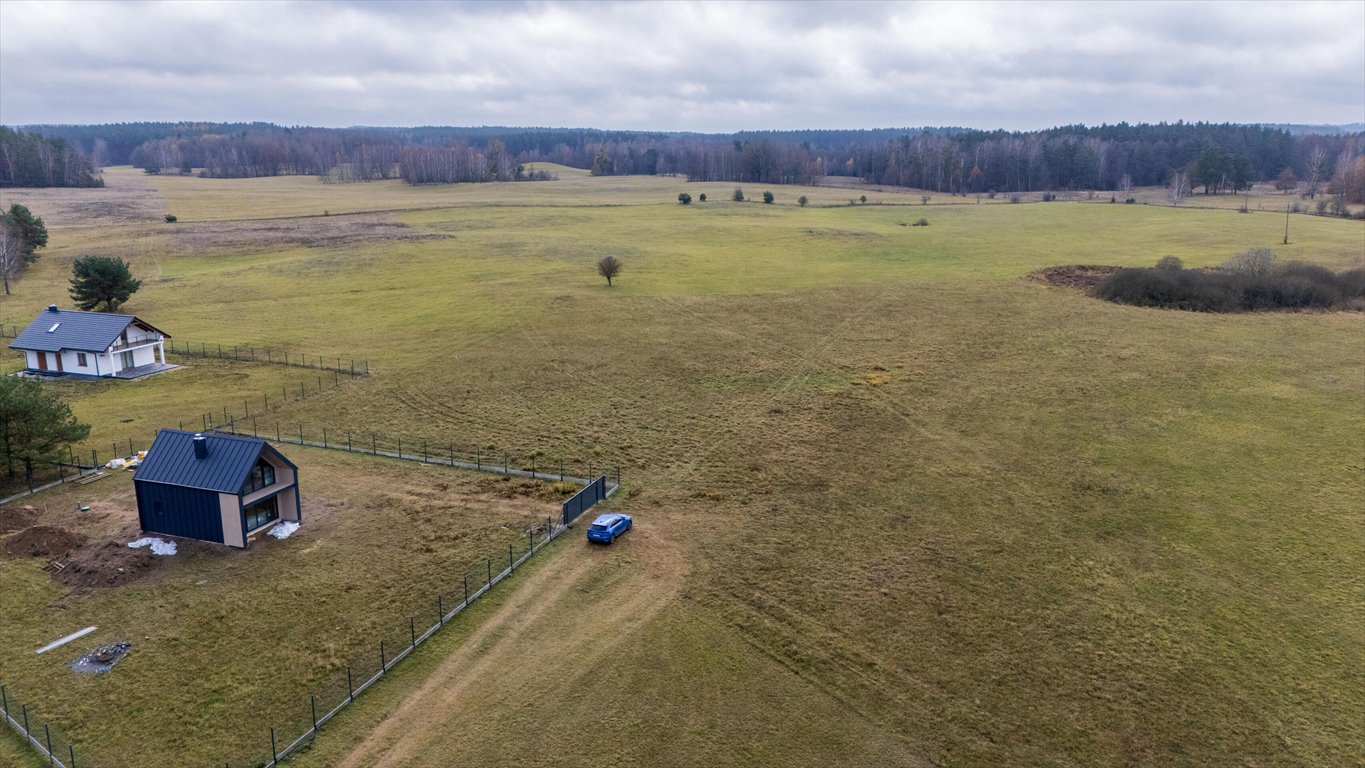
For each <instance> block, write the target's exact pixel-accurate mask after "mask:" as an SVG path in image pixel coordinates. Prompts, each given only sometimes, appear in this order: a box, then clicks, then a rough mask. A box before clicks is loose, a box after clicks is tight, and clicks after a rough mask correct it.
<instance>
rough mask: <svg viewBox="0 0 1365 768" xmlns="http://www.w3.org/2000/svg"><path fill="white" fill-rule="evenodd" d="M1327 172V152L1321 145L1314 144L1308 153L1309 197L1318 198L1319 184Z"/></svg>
mask: <svg viewBox="0 0 1365 768" xmlns="http://www.w3.org/2000/svg"><path fill="white" fill-rule="evenodd" d="M1326 172H1327V150H1325V149H1323V148H1322V145H1321V144H1314V145H1313V149H1312V150H1311V151H1310V152H1309V153H1308V197H1310V198H1314V197H1317V195H1318V182H1320V181H1322V179H1323V175H1324V174H1325V173H1326Z"/></svg>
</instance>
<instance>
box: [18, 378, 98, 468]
mask: <svg viewBox="0 0 1365 768" xmlns="http://www.w3.org/2000/svg"><path fill="white" fill-rule="evenodd" d="M89 436H90V425H89V424H81V423H80V422H78V421H76V417H75V416H74V415H72V413H71V406H69V405H67V404H66V403H63V402H62V401H61V400H60V399H59V398H58V397H57V395H56V393H49V392H47V391H45V390H44V389H43V387H42V385H41V384H39V383H38V382H36V381H34V380H32V379H23V378H19V377H17V376H0V464H3V465H4V467H5V474H6V476H7V477H9V478H10V479H13V478H15V476H16V473H17V472H18V470H20V469H22V470H23V473H24V477H25V479H27V480H28V481H29V482H32V481H33V469H34V467H38V466H43V465H45V464H48V463H50V462H53V461H60V460H61V459H62V458H63V457H64V456H65V455H66V454H67V451H68V447H69V446H70V445H72V444H73V443H78V442H80V441H82V440H84V439H86V438H87V437H89Z"/></svg>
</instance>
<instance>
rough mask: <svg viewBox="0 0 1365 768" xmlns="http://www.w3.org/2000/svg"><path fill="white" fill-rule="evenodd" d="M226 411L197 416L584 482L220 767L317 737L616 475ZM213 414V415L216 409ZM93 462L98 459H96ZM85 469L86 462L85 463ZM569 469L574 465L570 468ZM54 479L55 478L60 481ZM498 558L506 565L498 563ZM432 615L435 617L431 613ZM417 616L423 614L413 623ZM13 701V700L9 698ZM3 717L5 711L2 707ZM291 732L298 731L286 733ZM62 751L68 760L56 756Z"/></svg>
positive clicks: (383, 451) (306, 440)
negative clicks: (268, 423)
mask: <svg viewBox="0 0 1365 768" xmlns="http://www.w3.org/2000/svg"><path fill="white" fill-rule="evenodd" d="M225 415H226V419H225V420H224V421H221V422H218V423H215V422H217V419H216V418H210V417H209V415H208V414H205V415H204V417H203V421H202V424H203V426H204V428H205V429H217V430H219V431H224V432H229V433H232V434H239V435H243V434H251V435H254V436H257V437H261V438H264V439H273V440H274V441H275V442H278V443H284V444H295V445H303V446H309V447H315V448H323V449H327V450H336V451H347V452H350V453H361V454H369V455H372V456H377V457H385V458H396V459H406V460H409V461H421V462H425V463H428V464H437V465H442V466H448V467H454V468H458V469H472V470H475V471H482V472H492V473H496V474H503V475H510V476H517V477H528V478H531V479H536V480H557V481H561V482H572V483H576V484H579V485H582V486H583V488H582V489H581V490H580V491H578V493H576V494H575V495H574V496H573V497H572V498H571V499H569V500H568V501H566V502H565V505H564V510H563V515H562V517H561V520H560V521H554V520H553V519H552V518H546V520H545V522H544V523H543V524H541V525H538V526H535V527H531V528H528V529H527V530H526V540H525V542H524V545H517V544H509V545H508V547H507V553H506V560H505V561H504V560H503V559H502V555H501V553H499V555H498V556H497V557H496V558H495V557H488V558H485V559H484V560H483V562H481V563H480V564H479V565H478V566H475V567H472V568H464V569H462V570H461V572H460V574H459V576H458V577H457V578H456V579H454V580H452V581H451V582H450V583H449V584H448V585H447V587H446V588H443V589H439V590H438V591H437V592H436V594H435V595H433V596H432V597H431V598H430V599H429V600H428V601H427V604H425V605H415V606H412V611H411V614H410V615H411V617H410V618H409V621H408V623H407V625H406V626H401V627H398V628H395V629H393V630H391V631H390V632H388V633H386V634H385V635H383V636H381V637H379V638H377V639H376V640H375V644H374V647H373V652H372V653H367V654H366V655H365V656H363V657H361V658H356V659H352V661H351V663H350V664H348V665H347V666H346V669H345V674H344V675H342V674H340V673H338V674H336V675H335V676H333V677H332V678H330V679H328V680H325V681H323V682H322V683H320V684H319V685H318V686H317V689H316V692H315V693H314V694H312V695H310V696H309V697H308V699H307V701H305V702H300V706H299V707H298V709H297V710H295V711H294V712H292V713H280V714H279V715H278V719H277V720H276V722H275V725H274V726H271V727H269V728H268V729H267V730H266V731H263V732H261V733H260V734H259V735H258V736H256V738H257V739H259V745H258V746H257V747H255V748H250V747H247V748H243V749H242V750H240V752H239V753H238V754H236V755H235V756H233V759H228V760H226V761H224V762H223V763H221V764H222V765H224V766H226V767H227V768H232V767H233V766H240V767H241V768H246V767H247V766H251V767H252V768H273V766H276V765H278V764H279V761H280V760H282V759H284V758H285V757H286V756H287V755H289V754H291V753H293V752H294V751H297V750H298V749H300V748H302V747H304V746H307V745H308V744H311V743H312V741H313V740H314V739H316V738H317V735H318V733H319V732H320V729H321V728H322V726H324V725H325V724H326V723H327V722H328V721H329V720H331V719H332V718H333V717H335V716H336V715H337V714H338V713H339V712H340V711H341V710H342V709H344V708H345V707H346V706H347V705H348V704H350V703H351V702H352V701H354V700H355V697H356V696H358V695H360V694H361V693H363V692H364V691H365V690H367V689H368V688H369V687H370V686H372V685H374V684H375V683H376V682H378V681H379V680H380V679H381V678H382V677H383V676H384V675H385V674H386V673H387V672H388V671H389V670H391V669H392V668H393V666H394V665H395V664H397V663H398V662H399V661H401V660H403V659H404V658H407V656H408V655H410V654H411V653H412V652H413V651H414V650H415V649H416V648H417V646H419V645H421V644H422V643H423V642H425V641H426V640H428V639H429V638H430V637H431V636H432V635H434V634H435V633H436V632H438V631H439V630H440V629H441V628H442V627H444V626H445V623H446V622H447V621H450V620H451V619H453V618H454V617H455V616H457V615H459V614H460V613H461V612H463V611H464V610H465V609H466V608H468V607H469V605H470V604H471V603H473V602H474V601H476V600H478V598H480V597H482V596H483V595H485V594H487V592H488V591H489V590H490V589H492V588H493V586H494V585H496V584H498V583H500V582H501V581H503V580H504V579H506V578H508V577H510V576H511V575H512V574H514V573H515V572H516V570H517V569H518V568H520V567H521V566H522V565H523V564H524V563H525V562H526V561H527V560H528V559H530V558H531V557H532V556H533V555H535V553H537V552H539V551H540V550H541V549H542V548H543V547H544V546H545V545H546V544H549V543H550V542H551V541H553V540H555V539H556V538H558V537H559V536H560V535H561V534H562V533H564V531H566V530H568V529H569V526H570V524H571V523H572V522H573V521H574V520H575V519H576V518H577V517H578V516H579V515H581V514H582V513H583V512H584V511H586V510H587V509H588V508H590V507H592V506H593V505H594V504H596V503H598V502H599V501H602V500H604V499H606V498H608V497H610V496H611V495H613V494H614V493H616V491H618V490H619V489H620V479H621V472H620V469H619V468H613V470H612V473H613V474H614V476H615V478H616V481H615V482H613V481H611V480H609V479H608V473H607V470H606V468H604V467H600V466H598V467H594V466H592V465H590V464H585V465H581V466H582V467H583V471H582V473H581V475H580V474H577V467H573V466H570V465H569V464H568V463H566V462H563V461H559V462H550V465H549V466H545V463H544V462H543V461H541V460H540V459H539V457H538V455H537V454H531V455H529V456H527V457H524V458H522V459H521V460H514V454H511V453H509V452H506V451H503V452H496V451H493V452H488V451H485V449H483V448H481V447H475V448H473V449H465V450H463V451H462V450H460V449H457V447H456V446H455V445H454V444H453V443H447V444H446V445H445V446H436V445H433V444H430V443H428V442H427V441H418V440H406V441H405V440H404V439H403V438H402V437H394V436H381V435H379V433H377V432H374V431H371V432H366V433H354V432H351V431H346V430H336V429H332V428H329V427H321V428H318V427H314V428H312V430H309V429H306V428H305V427H304V426H303V425H295V426H293V427H291V428H290V429H288V430H285V429H283V428H282V425H281V424H280V423H279V422H275V423H273V425H272V426H273V427H274V429H273V432H274V434H273V435H272V434H270V430H262V429H261V428H260V427H261V425H260V423H259V420H258V419H257V418H256V417H255V416H254V415H253V416H252V417H251V418H250V419H249V420H247V421H243V420H239V419H237V418H236V417H235V414H234V413H233V412H232V411H231V410H228V411H227V412H226V414H225ZM214 416H215V417H216V416H217V414H214ZM248 423H249V424H250V429H249V430H248V429H246V424H248ZM182 428H183V424H182ZM343 436H344V438H343ZM135 445H136V443H135V442H133V441H130V442H129V449H130V453H131V452H132V448H133V447H134V446H135ZM113 447H114V450H115V453H116V454H117V453H119V452H120V446H119V445H117V444H116V445H114V446H113ZM419 449H420V450H419ZM92 458H95V459H98V455H97V454H96V455H94V456H93V457H92ZM73 463H74V462H73ZM96 463H97V464H98V462H96ZM85 469H89V468H88V467H86V468H85ZM571 472H573V473H572V474H571ZM594 474H596V478H595V479H589V478H592V477H593V476H594ZM75 477H76V475H75V473H74V472H73V473H72V475H71V477H70V478H65V479H66V480H67V481H68V482H69V481H70V479H74V478H75ZM56 484H60V481H59V482H58V483H56ZM49 487H50V486H49ZM35 490H40V489H35ZM6 501H8V500H6ZM0 503H3V502H0ZM571 504H572V507H573V509H574V510H575V511H574V512H573V513H569V509H570V505H571ZM523 547H524V548H523ZM503 562H505V563H506V565H503ZM419 617H422V618H419ZM433 618H434V621H432V619H433ZM419 621H420V622H422V625H420V626H419V624H418V622H419ZM428 622H431V623H428ZM16 706H20V705H18V704H16ZM20 714H21V715H22V716H27V715H29V714H30V713H29V712H28V710H27V708H24V709H22V710H21V712H20ZM22 716H21V717H20V718H19V719H16V720H11V724H12V725H14V726H15V727H16V728H19V729H20V731H21V733H23V734H24V735H25V737H26V738H27V739H28V741H29V742H30V743H31V744H32V745H33V746H34V747H35V748H38V749H39V751H40V752H42V754H43V756H44V757H46V758H48V759H49V760H50V761H51V764H52V765H58V766H64V767H65V766H70V767H71V768H75V766H76V763H75V759H76V749H75V747H74V745H73V744H72V743H71V742H70V741H69V740H67V739H65V738H64V737H62V736H61V735H60V734H59V733H58V732H57V731H56V730H54V729H52V728H51V727H50V725H48V724H47V723H46V722H44V724H43V730H42V731H41V732H30V731H29V728H28V722H27V720H25V719H24V717H22ZM6 717H7V719H8V711H7V713H6ZM34 722H36V720H35V721H34ZM35 728H36V726H35ZM290 734H297V735H296V736H293V737H292V738H290ZM49 738H50V739H51V742H50V746H49V744H48V742H47V739H49ZM53 750H55V752H54V751H53ZM64 750H65V751H64ZM59 753H61V754H59ZM62 754H64V755H65V756H66V759H67V760H69V761H70V762H66V761H63V760H60V759H58V758H59V757H60V756H61V755H62Z"/></svg>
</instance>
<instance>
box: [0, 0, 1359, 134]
mask: <svg viewBox="0 0 1365 768" xmlns="http://www.w3.org/2000/svg"><path fill="white" fill-rule="evenodd" d="M137 119H209V120H246V119H262V120H273V121H276V122H281V123H289V124H295V123H306V124H317V125H351V124H367V125H379V124H435V123H457V124H480V123H517V124H535V125H589V126H594V127H603V128H647V129H664V130H703V131H711V130H722V131H729V130H737V129H743V128H799V127H873V126H887V125H911V124H926V123H927V124H959V125H976V126H980V127H986V128H993V127H1004V128H1033V127H1045V126H1049V125H1054V124H1061V123H1071V122H1089V123H1096V122H1101V121H1109V122H1114V121H1118V120H1129V121H1139V120H1162V119H1165V120H1176V119H1187V120H1190V119H1205V120H1232V121H1256V120H1264V121H1273V122H1354V121H1360V120H1365V4H1361V3H1350V4H1343V3H1330V2H1329V3H1293V4H1280V3H1255V2H1253V3H1170V2H1166V3H1091V4H1083V3H1059V4H1045V3H1003V4H989V3H981V4H966V3H913V4H910V3H847V2H842V3H791V4H779V3H754V4H745V3H570V4H559V3H540V2H530V3H517V4H508V3H474V4H470V3H459V4H446V3H366V2H331V3H323V2H300V3H290V4H282V3H256V2H226V3H211V2H199V3H185V4H174V5H171V4H137V3H100V4H67V3H61V2H44V3H26V2H15V1H12V0H7V1H6V2H3V3H0V122H4V123H7V124H22V123H35V122H105V121H113V120H137Z"/></svg>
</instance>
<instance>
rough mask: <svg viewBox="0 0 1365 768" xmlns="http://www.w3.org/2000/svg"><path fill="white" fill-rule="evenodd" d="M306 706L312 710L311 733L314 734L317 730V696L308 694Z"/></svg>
mask: <svg viewBox="0 0 1365 768" xmlns="http://www.w3.org/2000/svg"><path fill="white" fill-rule="evenodd" d="M308 706H309V708H311V709H312V710H313V733H314V734H316V733H317V732H318V697H316V696H314V695H312V694H309V695H308Z"/></svg>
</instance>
